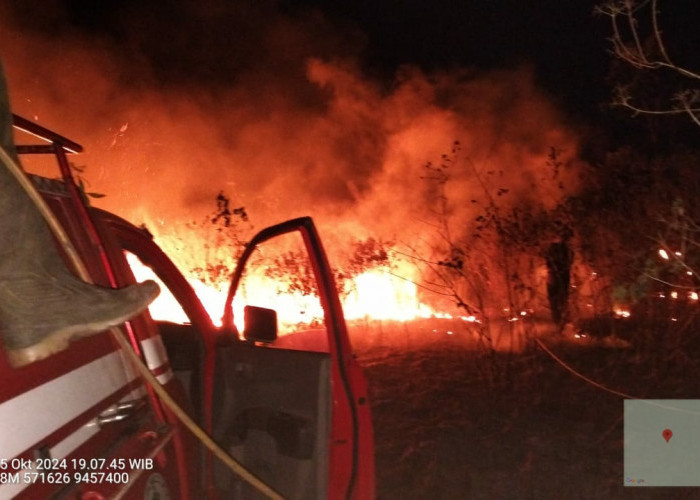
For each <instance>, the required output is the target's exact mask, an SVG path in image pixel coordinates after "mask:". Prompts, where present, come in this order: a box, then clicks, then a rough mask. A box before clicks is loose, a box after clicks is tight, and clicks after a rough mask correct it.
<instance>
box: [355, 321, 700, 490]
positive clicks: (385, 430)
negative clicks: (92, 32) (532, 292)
mask: <svg viewBox="0 0 700 500" xmlns="http://www.w3.org/2000/svg"><path fill="white" fill-rule="evenodd" d="M453 327H454V325H452V324H445V323H444V322H439V321H435V320H433V321H421V322H416V323H411V324H403V323H395V324H391V323H383V324H378V323H372V324H369V323H367V324H364V325H355V326H354V328H353V329H352V332H353V341H354V343H355V344H356V345H357V346H358V359H359V361H360V363H361V364H362V365H363V366H364V368H365V371H366V374H367V377H368V379H369V382H370V396H371V400H372V411H373V420H374V429H375V441H376V464H377V491H378V496H379V498H383V499H390V498H402V499H406V498H429V499H439V498H474V499H510V498H512V499H538V500H539V499H569V498H572V499H578V498H581V499H597V498H600V499H610V498H627V497H630V498H644V499H657V498H658V499H661V498H699V497H700V493H699V492H698V491H697V489H695V490H694V489H682V488H674V489H668V488H646V489H634V490H631V489H629V488H624V487H623V486H622V484H623V420H622V407H623V403H622V399H621V398H620V397H618V396H614V395H612V394H609V393H607V392H604V391H601V390H600V389H597V388H595V387H593V386H591V385H589V384H587V383H585V382H583V381H582V380H580V379H578V378H576V377H573V376H572V375H570V374H569V373H568V372H567V371H565V370H564V369H563V368H562V367H561V366H560V365H558V364H557V363H556V362H554V361H553V360H552V359H551V358H550V357H549V356H548V355H546V354H545V353H544V352H543V351H542V350H540V349H536V348H532V349H525V350H523V351H522V352H520V353H513V352H504V351H501V352H497V353H495V354H493V355H492V356H489V355H487V353H485V352H484V351H483V350H482V349H479V348H478V343H477V342H476V341H475V340H474V335H472V334H471V333H470V332H468V331H466V330H464V329H463V330H462V331H456V330H455V331H453V334H452V335H447V334H446V333H445V332H446V331H447V330H451V329H452V328H453ZM553 349H556V351H557V354H558V355H560V356H561V357H562V358H563V359H564V360H566V362H568V363H570V364H571V365H572V366H574V367H575V368H576V369H577V370H580V371H581V372H582V373H585V374H586V375H587V376H589V377H592V378H594V379H595V380H597V381H599V382H602V383H604V384H606V385H608V386H610V387H613V388H615V389H618V390H621V391H623V392H625V393H629V394H633V395H638V396H641V397H646V398H694V397H695V398H697V397H698V390H697V379H696V378H695V377H689V376H688V374H689V371H688V369H687V366H686V367H684V368H683V369H679V367H674V366H662V365H663V363H661V365H660V364H659V362H658V360H654V361H653V362H654V365H653V366H651V365H650V363H651V362H652V360H648V359H640V357H639V356H638V353H636V352H635V351H634V350H627V351H615V350H609V349H601V348H593V347H587V348H583V347H580V346H575V345H572V344H569V343H559V344H556V345H555V346H554V347H553ZM696 369H697V366H694V367H693V371H695V370H696ZM493 373H495V374H496V377H493V376H492V374H493Z"/></svg>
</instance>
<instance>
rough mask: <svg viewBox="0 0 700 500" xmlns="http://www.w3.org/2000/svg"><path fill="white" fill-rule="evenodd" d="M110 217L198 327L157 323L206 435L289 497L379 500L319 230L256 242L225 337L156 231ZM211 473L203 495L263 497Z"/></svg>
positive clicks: (235, 290)
mask: <svg viewBox="0 0 700 500" xmlns="http://www.w3.org/2000/svg"><path fill="white" fill-rule="evenodd" d="M99 212H100V215H101V217H102V218H103V219H104V220H106V221H107V223H108V224H109V225H110V227H111V229H112V232H113V233H114V234H115V235H116V237H117V239H118V240H119V244H120V246H121V248H122V249H123V250H125V251H127V252H129V253H131V254H133V255H134V256H136V257H138V259H139V260H140V261H141V263H142V264H144V265H146V266H147V267H149V268H151V270H152V271H153V272H154V273H155V275H156V276H157V277H158V278H160V279H161V282H162V283H163V285H164V286H165V287H166V288H167V289H168V290H169V291H170V293H171V294H172V295H173V296H174V298H175V299H176V301H177V302H178V303H179V305H180V307H182V309H183V311H184V313H185V315H186V316H187V317H188V318H189V324H184V325H177V324H173V323H169V322H164V321H157V322H156V324H157V326H158V329H159V331H160V334H161V335H162V338H163V343H164V345H165V347H166V350H167V352H168V358H169V360H170V365H171V367H172V369H173V372H174V374H175V377H176V378H178V379H179V380H180V381H181V382H182V385H183V387H185V390H186V392H187V394H188V396H189V400H190V401H191V406H192V408H193V411H194V416H195V418H196V420H198V421H199V422H200V425H202V427H204V428H205V429H206V430H207V431H208V432H209V433H210V434H211V435H212V437H213V438H214V439H215V440H216V441H217V442H218V443H219V444H220V445H221V446H222V447H223V448H224V449H225V450H226V451H227V452H229V453H230V454H231V455H232V456H233V457H234V458H236V459H237V460H239V461H240V462H241V464H242V465H243V466H245V467H246V468H247V469H248V470H250V471H251V472H253V473H254V474H256V475H257V476H258V477H259V478H260V479H262V480H264V481H265V482H266V483H268V485H269V486H271V487H272V488H273V489H274V490H276V491H277V492H279V493H280V494H281V495H282V496H283V497H285V498H290V499H293V498H358V499H359V498H361V499H365V498H370V499H371V498H373V497H374V444H373V437H372V425H371V419H370V410H369V402H368V398H367V387H366V382H365V379H364V376H363V374H362V372H361V370H360V368H359V366H358V365H357V363H356V362H355V360H354V358H353V356H352V353H351V350H350V343H349V340H348V335H347V331H346V327H345V320H344V317H343V314H342V310H341V305H340V301H339V299H338V294H337V291H336V287H335V283H334V279H333V276H332V274H331V270H330V266H329V264H328V261H327V258H326V255H325V253H324V251H323V248H322V246H321V243H320V240H319V237H318V234H317V232H316V229H315V227H314V224H313V222H312V220H311V219H309V218H301V219H295V220H291V221H288V222H285V223H283V224H280V225H277V226H274V227H270V228H268V229H265V230H263V231H262V232H261V233H259V234H258V235H257V236H255V237H254V238H253V239H252V240H251V242H250V243H249V244H248V245H247V247H246V250H245V251H244V253H243V255H242V256H241V257H240V259H239V264H238V266H237V269H236V271H235V273H234V276H233V279H232V284H231V288H230V291H229V294H228V298H227V301H226V306H225V312H224V315H223V326H222V328H220V329H217V328H216V327H214V325H213V324H212V323H211V321H210V319H209V317H208V315H207V313H206V312H205V310H204V308H203V306H202V305H201V303H200V302H199V300H198V299H197V297H196V295H195V294H194V292H193V290H192V288H191V287H190V286H189V284H188V283H187V281H186V280H185V278H184V277H183V276H182V275H181V273H180V272H179V271H178V270H177V268H176V267H175V266H174V264H173V263H172V262H171V261H170V259H169V258H168V257H167V256H166V255H165V254H164V253H163V252H162V250H161V249H160V248H159V247H158V246H157V245H156V244H155V242H154V241H153V239H152V236H151V235H150V234H149V233H148V232H146V231H144V230H142V229H139V228H136V227H135V226H133V225H132V224H130V223H128V222H127V221H125V220H123V219H121V218H119V217H116V216H114V215H112V214H108V213H105V212H102V211H99ZM162 295H164V294H162ZM295 313H296V314H298V316H297V317H296V318H295V317H294V314H295ZM290 314H291V318H290ZM239 320H242V321H240V322H239ZM297 320H299V321H297ZM237 324H239V325H240V328H237V327H236V325H237ZM201 463H202V464H203V465H205V468H206V469H209V468H210V467H211V469H209V472H205V473H204V475H203V476H204V477H205V478H206V480H207V482H208V483H209V484H208V486H204V485H203V488H204V489H205V490H207V491H210V492H212V493H213V492H217V493H213V495H214V496H217V495H218V496H219V497H221V498H257V497H261V498H262V496H261V495H259V494H258V493H256V492H255V491H254V490H253V489H252V487H250V486H248V485H246V484H245V483H244V482H243V480H241V479H240V478H238V477H237V476H235V475H234V474H233V473H232V472H230V471H229V470H228V469H226V468H225V467H224V466H223V465H222V464H221V463H219V462H218V460H217V459H216V458H214V457H213V456H211V455H209V456H206V457H202V459H201ZM212 469H213V470H212Z"/></svg>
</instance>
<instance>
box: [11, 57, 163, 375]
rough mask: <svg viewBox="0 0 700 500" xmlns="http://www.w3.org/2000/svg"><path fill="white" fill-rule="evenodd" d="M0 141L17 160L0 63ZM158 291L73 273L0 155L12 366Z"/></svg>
mask: <svg viewBox="0 0 700 500" xmlns="http://www.w3.org/2000/svg"><path fill="white" fill-rule="evenodd" d="M0 141H1V144H0V146H1V147H2V148H3V149H4V150H5V151H6V152H7V153H8V154H9V155H10V156H11V157H12V158H13V159H14V160H15V161H17V155H16V152H15V146H14V142H13V139H12V115H11V113H10V107H9V99H8V96H7V86H6V83H5V78H4V74H3V71H2V67H0ZM158 293H159V288H158V285H157V284H156V283H154V282H153V281H146V282H144V283H140V284H137V285H131V286H128V287H126V288H121V289H110V288H103V287H99V286H95V285H91V284H88V283H85V282H84V281H82V280H80V279H78V278H77V277H76V276H75V275H73V274H72V273H71V272H70V271H69V270H68V268H67V267H66V264H65V262H64V261H63V258H62V257H61V256H60V254H59V253H58V251H57V248H56V243H55V241H54V239H53V237H52V235H51V232H50V229H49V227H48V225H47V224H46V222H45V221H44V219H43V217H42V215H41V213H40V212H39V210H38V209H37V208H36V206H35V205H34V204H33V202H32V201H31V199H30V198H29V196H28V195H27V193H26V192H25V191H24V189H23V188H22V186H21V185H20V184H19V183H18V182H17V180H16V179H15V178H14V176H13V175H12V173H11V172H10V171H9V170H8V168H7V167H6V166H5V165H4V163H2V162H0V336H1V337H2V344H3V346H4V348H5V353H6V355H7V358H8V360H9V362H10V364H11V365H12V366H14V367H19V366H23V365H26V364H28V363H32V362H34V361H37V360H39V359H43V358H46V357H48V356H50V355H52V354H54V353H56V352H58V351H61V350H63V349H65V348H66V347H67V346H68V344H69V342H70V341H71V340H72V339H74V338H78V337H84V336H88V335H91V334H93V333H97V332H100V331H103V330H105V329H107V328H109V327H112V326H116V325H119V324H120V323H123V322H124V321H126V320H127V319H129V318H131V317H133V316H135V315H137V314H138V313H140V312H142V311H143V310H144V309H145V308H146V307H148V305H149V304H150V303H151V302H152V301H153V299H155V298H156V297H157V296H158Z"/></svg>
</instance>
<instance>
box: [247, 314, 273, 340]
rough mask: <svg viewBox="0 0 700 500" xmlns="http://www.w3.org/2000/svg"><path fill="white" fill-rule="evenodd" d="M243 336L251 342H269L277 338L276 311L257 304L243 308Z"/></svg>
mask: <svg viewBox="0 0 700 500" xmlns="http://www.w3.org/2000/svg"><path fill="white" fill-rule="evenodd" d="M243 322H244V325H245V326H244V328H243V338H245V339H246V340H249V341H253V342H265V343H270V342H274V341H275V340H277V312H276V311H275V310H274V309H266V308H264V307H257V306H245V308H244V309H243Z"/></svg>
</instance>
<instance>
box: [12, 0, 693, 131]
mask: <svg viewBox="0 0 700 500" xmlns="http://www.w3.org/2000/svg"><path fill="white" fill-rule="evenodd" d="M597 3H599V2H595V1H577V2H561V1H559V0H543V1H537V2H534V1H522V0H488V1H483V0H482V1H450V0H436V1H425V0H422V1H421V0H359V1H352V2H339V1H331V0H296V1H292V0H279V1H269V0H263V1H260V2H226V1H222V0H208V1H200V2H194V1H191V2H188V1H186V0H171V1H155V0H103V1H100V2H95V1H92V0H43V1H39V2H31V3H28V2H21V1H14V2H8V4H9V5H11V7H10V9H9V11H8V12H10V13H11V16H12V17H13V19H14V21H15V22H16V23H17V24H18V25H20V26H22V28H23V29H26V30H28V32H36V33H41V34H44V35H48V36H50V37H55V38H56V39H57V40H61V39H66V38H67V37H68V38H72V37H76V36H78V37H82V38H85V39H89V40H93V41H96V42H98V43H101V44H104V49H105V50H107V51H110V52H114V53H116V54H118V56H119V57H122V58H124V59H128V60H130V61H131V63H132V65H133V68H134V75H128V76H125V78H129V79H130V80H131V81H133V82H134V83H137V82H138V80H139V79H142V78H146V75H148V76H147V77H148V78H153V79H155V80H156V81H158V82H159V83H164V84H174V85H178V84H184V83H187V82H189V83H191V82H197V81H200V82H206V85H215V84H217V82H218V83H220V84H222V85H225V84H226V82H230V81H231V79H232V78H235V76H236V74H237V73H239V72H241V71H245V70H248V69H249V68H251V67H253V66H255V65H256V59H261V58H262V57H260V54H258V50H259V48H260V47H261V46H264V43H261V37H264V36H265V35H264V33H265V32H266V30H267V27H268V26H269V25H270V24H274V23H280V22H289V21H291V22H292V23H294V24H296V25H297V26H301V27H302V29H303V30H304V31H305V32H306V33H307V35H308V40H306V41H304V40H303V39H302V38H303V37H302V38H300V37H296V39H295V40H293V43H292V44H291V46H290V47H288V49H289V50H290V51H297V53H294V54H289V55H290V56H292V58H293V57H294V56H297V55H300V54H299V53H300V52H301V53H303V52H307V55H313V56H320V57H323V56H341V57H343V56H348V55H352V56H356V57H357V58H358V60H359V61H361V65H362V67H363V69H364V70H365V71H366V72H367V74H368V75H371V76H375V77H377V78H378V79H380V80H383V81H386V82H391V79H392V76H393V75H394V74H395V71H396V69H397V68H399V67H400V66H401V65H403V64H414V65H418V66H419V67H421V68H422V69H424V70H426V71H435V70H439V69H450V68H454V67H468V68H479V69H491V68H514V67H518V66H522V65H532V67H534V68H535V72H536V76H537V81H538V84H539V85H541V86H542V88H543V89H545V90H546V91H548V92H549V93H550V94H551V95H553V96H554V97H555V98H557V99H560V102H561V105H562V106H563V107H564V108H565V109H567V110H568V111H570V112H571V113H572V116H579V117H582V118H585V119H588V118H590V117H591V116H593V115H595V114H596V113H597V111H596V107H597V106H599V105H602V104H604V103H605V102H606V100H607V99H608V97H609V95H610V93H611V87H612V84H611V83H610V82H608V81H606V75H607V74H608V72H609V67H610V62H611V59H612V57H611V56H610V54H609V44H608V42H607V40H606V38H607V37H608V36H609V35H610V29H609V26H608V22H607V19H606V18H605V17H604V16H599V15H594V12H593V11H594V7H595V6H596V5H597ZM37 5H40V6H41V8H39V9H37ZM661 6H662V7H663V11H662V14H663V16H662V20H663V21H664V22H665V23H666V25H665V26H666V28H667V32H670V33H671V34H672V35H678V34H679V33H680V34H682V36H670V37H669V44H670V46H671V48H672V49H675V53H676V54H679V57H680V58H681V59H683V60H684V62H686V61H687V59H689V58H691V57H694V49H693V48H694V47H695V46H696V42H697V41H698V35H697V30H694V29H692V27H693V24H694V22H693V20H694V19H698V15H700V12H699V11H700V8H699V7H698V5H697V2H675V3H668V2H662V5H661ZM311 40H314V41H313V42H311ZM318 40H324V41H325V46H323V45H324V44H323V43H321V44H319V43H318ZM305 43H306V44H307V45H306V46H304V44H305ZM323 52H325V54H324V53H323ZM691 54H692V55H691ZM265 59H266V61H268V62H267V64H269V58H268V57H265ZM273 63H276V64H279V65H280V66H284V65H285V58H284V54H280V56H279V57H278V58H273ZM143 65H148V68H149V71H144V69H143Z"/></svg>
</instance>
